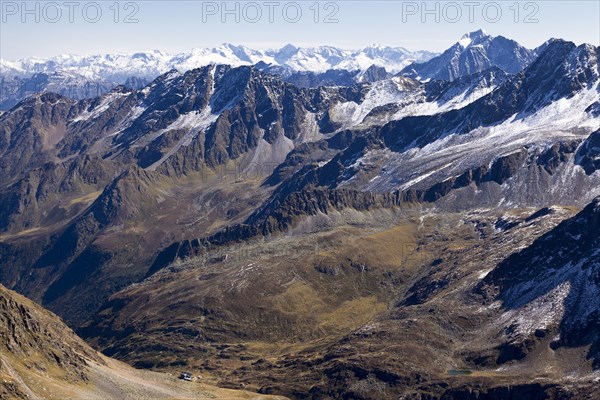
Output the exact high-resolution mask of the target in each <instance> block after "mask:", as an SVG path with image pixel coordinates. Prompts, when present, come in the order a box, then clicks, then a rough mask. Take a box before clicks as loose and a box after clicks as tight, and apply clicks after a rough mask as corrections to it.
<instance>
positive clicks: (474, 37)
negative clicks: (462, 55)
mask: <svg viewBox="0 0 600 400" xmlns="http://www.w3.org/2000/svg"><path fill="white" fill-rule="evenodd" d="M490 37H491V36H490V35H488V34H487V32H486V31H484V30H483V29H479V30H476V31H473V32H469V33H466V34H464V35H463V37H462V38H460V40H459V41H458V44H460V45H461V46H462V47H463V48H467V47H469V46H471V45H472V44H478V43H479V42H481V41H482V40H485V39H488V38H490Z"/></svg>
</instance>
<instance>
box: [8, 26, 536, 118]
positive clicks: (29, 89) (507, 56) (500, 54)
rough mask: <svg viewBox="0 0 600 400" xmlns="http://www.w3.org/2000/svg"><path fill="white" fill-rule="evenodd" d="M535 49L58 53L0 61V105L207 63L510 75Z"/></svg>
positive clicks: (490, 40)
mask: <svg viewBox="0 0 600 400" xmlns="http://www.w3.org/2000/svg"><path fill="white" fill-rule="evenodd" d="M541 48H542V47H540V48H539V49H536V50H529V49H526V48H524V47H523V46H521V45H519V44H518V43H517V42H515V41H513V40H510V39H507V38H505V37H503V36H497V37H493V36H490V35H488V34H486V33H485V32H484V31H482V30H479V31H475V32H471V33H468V34H466V35H464V36H463V38H462V39H461V40H460V41H458V42H457V43H456V44H455V45H453V46H452V47H450V48H449V49H448V50H446V51H445V52H444V53H442V54H440V55H438V54H435V53H432V52H429V51H409V50H407V49H405V48H402V47H389V46H381V45H371V46H367V47H365V48H362V49H359V50H342V49H340V48H337V47H332V46H319V47H310V48H300V47H295V46H293V45H291V44H288V45H286V46H284V47H282V48H281V49H277V50H253V49H250V48H248V47H245V46H234V45H232V44H223V45H221V46H219V47H215V48H197V49H192V50H190V51H187V52H184V53H180V54H167V53H162V52H160V51H158V50H155V51H151V52H142V53H135V54H103V55H92V56H76V55H61V56H56V57H52V58H47V59H41V58H26V59H22V60H18V61H7V60H0V110H8V109H10V108H11V107H12V106H14V105H15V104H16V103H17V102H18V101H20V100H22V99H23V98H25V97H27V96H29V95H31V94H33V93H38V92H44V91H50V92H56V93H59V94H61V95H63V96H67V97H70V98H73V99H75V100H81V99H85V98H93V97H96V96H100V95H102V94H104V93H106V92H108V91H109V90H110V89H112V88H113V87H115V86H117V85H124V86H126V87H128V88H132V89H139V88H141V87H143V86H145V85H146V84H148V83H149V82H150V81H151V80H153V79H154V78H156V77H157V76H159V75H161V74H163V73H165V72H168V71H169V70H172V69H177V70H179V71H181V72H185V71H188V70H191V69H194V68H199V67H202V66H206V65H209V64H222V65H230V66H234V67H235V66H242V65H256V66H257V68H258V69H260V70H262V71H264V72H267V73H270V74H275V75H279V76H281V77H282V78H284V80H286V81H288V82H290V83H294V84H295V85H298V86H301V87H318V86H348V85H352V84H354V83H360V82H373V81H377V80H381V79H385V78H388V77H390V76H392V75H393V74H401V75H403V76H407V77H411V78H416V79H420V80H432V79H433V80H447V81H451V80H454V79H457V78H460V77H462V76H467V75H471V74H473V73H477V72H482V71H484V70H486V69H488V68H490V67H498V68H500V69H502V70H503V71H505V72H507V73H510V74H514V73H516V72H519V71H520V70H522V69H523V68H524V67H525V66H527V65H528V64H529V63H531V62H532V61H533V60H534V59H535V57H536V55H537V54H539V51H540V49H541Z"/></svg>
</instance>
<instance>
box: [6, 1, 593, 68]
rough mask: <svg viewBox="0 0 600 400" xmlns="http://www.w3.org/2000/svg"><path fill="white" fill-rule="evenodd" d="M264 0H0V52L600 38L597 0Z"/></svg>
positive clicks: (436, 46)
mask: <svg viewBox="0 0 600 400" xmlns="http://www.w3.org/2000/svg"><path fill="white" fill-rule="evenodd" d="M267 1H270V0H265V1H262V0H259V1H256V2H245V1H239V2H235V1H230V2H227V3H226V4H225V3H224V2H222V1H215V2H211V1H208V2H207V1H195V0H191V1H190V0H188V1H162V0H153V1H135V2H127V1H114V0H110V1H96V2H93V1H76V2H75V3H76V5H74V6H71V7H72V8H71V9H70V10H69V8H68V6H65V1H62V0H58V1H55V2H27V4H26V7H23V6H22V2H21V1H6V0H1V1H0V58H3V59H8V60H13V59H17V58H23V57H29V56H36V57H48V56H53V55H58V54H65V53H74V54H97V53H110V52H136V51H147V50H153V49H158V50H162V51H165V52H180V51H186V50H189V49H191V48H193V47H213V46H218V45H219V44H221V43H224V42H228V43H233V44H244V45H247V46H249V47H253V48H272V47H281V46H282V45H284V44H286V43H293V44H296V45H300V46H312V45H322V44H327V45H335V46H339V47H342V48H348V49H353V48H359V47H363V46H366V45H369V44H372V43H378V44H382V45H391V46H403V47H406V48H408V49H410V50H418V49H424V50H431V51H442V50H444V49H445V48H447V47H449V46H450V45H451V44H453V43H455V42H456V41H457V40H458V39H459V38H460V37H461V36H462V35H463V34H464V33H466V32H469V31H473V30H477V29H479V28H483V29H485V30H486V31H487V32H488V33H490V34H492V35H503V36H506V37H509V38H512V39H515V40H517V41H519V42H520V43H521V44H523V45H525V46H526V47H530V48H532V47H536V46H538V45H540V44H541V43H543V42H544V41H546V40H547V39H549V38H551V37H560V38H564V39H567V40H571V41H574V42H575V43H577V44H580V43H583V42H587V43H592V44H594V45H599V44H600V1H597V0H591V1H537V2H531V1H520V2H516V1H496V2H490V1H474V2H470V3H469V2H468V1H456V2H446V1H439V2H433V1H430V2H426V3H425V2H422V1H414V2H413V1H370V2H367V1H335V2H328V1H320V2H316V1H314V0H311V1H296V2H291V1H271V2H270V3H267ZM224 4H225V6H224ZM267 4H268V5H267ZM469 4H471V5H469ZM58 7H59V8H60V11H58ZM225 8H227V9H228V10H230V12H229V13H226V12H224V11H225ZM117 10H118V12H117ZM298 10H300V12H301V15H299V14H298ZM317 10H318V13H317ZM98 11H99V12H100V14H99V13H98ZM59 13H60V14H59ZM128 16H129V19H128V20H127V17H128ZM327 16H330V17H329V20H328V22H327V23H326V22H325V20H326V17H327ZM36 19H38V20H37V21H36ZM236 19H239V21H236ZM270 19H271V20H270ZM126 20H127V22H126Z"/></svg>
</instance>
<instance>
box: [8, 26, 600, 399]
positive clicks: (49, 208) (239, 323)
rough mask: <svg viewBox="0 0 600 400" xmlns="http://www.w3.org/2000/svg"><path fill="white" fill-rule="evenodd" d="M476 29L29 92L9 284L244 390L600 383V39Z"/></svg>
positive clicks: (15, 176)
mask: <svg viewBox="0 0 600 400" xmlns="http://www.w3.org/2000/svg"><path fill="white" fill-rule="evenodd" d="M500 48H502V49H503V50H502V51H500ZM452 49H453V50H452V51H451V52H445V53H443V54H442V55H439V56H437V57H434V58H431V59H430V60H429V61H427V62H426V63H421V64H418V66H417V64H415V65H412V66H410V67H407V68H408V70H407V71H413V72H414V76H413V77H411V76H405V75H404V74H403V73H400V74H398V73H396V74H392V73H390V71H392V69H390V71H387V67H389V66H386V70H385V71H383V70H382V69H379V68H377V67H373V68H367V69H365V70H362V69H361V70H360V71H359V72H357V73H356V74H354V73H350V72H352V71H346V72H348V73H349V74H346V75H343V74H342V75H337V74H334V73H332V72H327V71H325V72H323V71H321V72H315V71H294V72H290V71H287V72H286V71H282V70H281V68H283V67H282V65H281V63H280V62H279V61H277V60H276V61H277V64H275V63H272V64H270V65H269V63H267V62H266V61H263V60H258V59H250V61H249V62H248V65H239V66H231V65H221V64H218V63H212V64H210V63H209V65H205V66H202V67H200V68H193V69H189V70H181V71H177V70H169V71H167V72H165V73H163V74H161V75H159V76H157V77H156V78H149V79H152V80H151V81H150V82H148V83H147V84H145V83H143V82H141V81H137V83H136V82H133V83H132V84H131V85H127V86H125V85H119V86H116V87H113V88H111V89H110V90H109V91H108V92H106V93H104V94H102V95H100V96H96V97H93V98H85V99H81V100H76V99H73V98H69V97H66V96H62V95H60V94H57V93H51V92H43V93H36V94H34V95H31V96H29V97H27V98H25V99H23V100H21V101H19V102H18V103H17V104H16V105H15V106H14V107H12V108H11V109H10V110H8V111H6V112H5V113H3V114H2V115H0V204H1V205H2V207H1V208H0V283H2V284H3V285H5V286H6V287H8V288H10V289H12V290H15V291H17V292H19V293H21V294H23V295H25V296H27V297H29V298H30V299H32V300H33V301H35V302H37V303H39V304H40V305H42V306H44V307H46V308H48V309H49V310H50V311H52V312H54V313H56V314H57V315H59V316H60V317H61V318H63V319H64V321H65V322H66V323H67V324H68V325H69V326H70V327H71V328H72V329H74V330H75V331H76V332H77V334H78V335H80V336H81V337H82V338H83V339H84V340H85V341H86V342H87V343H88V344H90V345H92V346H93V347H94V348H96V349H97V350H100V351H102V353H103V354H104V356H108V357H113V358H116V359H119V360H121V361H125V362H127V363H128V364H130V365H132V366H134V367H136V368H143V369H153V370H157V371H161V372H169V373H174V372H176V371H178V370H180V369H183V368H185V369H189V370H193V371H198V372H199V373H201V374H202V375H203V376H205V377H207V378H206V379H209V380H210V382H211V383H215V384H217V385H219V386H222V387H227V388H230V389H243V388H250V389H252V390H254V391H258V392H260V393H262V394H278V395H283V396H287V397H290V398H313V399H327V398H332V399H333V398H356V399H379V398H403V399H411V400H422V399H428V400H441V399H444V400H447V399H475V400H483V399H492V400H497V399H510V398H519V399H521V398H527V399H554V400H559V399H560V400H563V399H573V400H574V399H595V398H597V396H598V387H599V385H598V382H599V379H600V376H599V368H600V364H599V362H598V360H599V357H600V353H599V352H598V346H599V344H598V343H600V342H599V340H600V335H599V333H598V332H599V331H598V315H600V304H599V303H598V301H596V300H597V294H598V262H599V261H598V257H597V254H596V253H597V252H596V251H595V246H596V242H597V240H596V237H597V235H596V231H597V225H598V224H597V222H598V221H597V220H598V213H599V211H598V210H599V206H598V201H599V200H598V196H600V175H599V174H598V171H597V170H598V168H600V162H599V160H600V145H599V138H600V136H599V135H600V133H599V132H600V68H599V67H600V65H599V61H598V51H599V49H598V47H596V46H593V45H589V44H582V45H575V44H574V43H571V42H568V41H564V40H560V39H553V40H550V41H548V42H546V43H545V44H544V45H543V46H541V47H540V48H538V49H536V50H532V51H530V50H526V49H523V48H522V47H521V46H519V45H518V44H516V43H515V42H512V41H510V40H508V39H504V38H501V37H498V38H491V37H489V36H487V35H486V34H485V33H484V32H481V31H478V32H473V33H471V34H468V35H466V36H465V37H464V38H463V39H462V40H461V41H460V42H459V43H458V44H457V45H455V46H453V48H452ZM288 50H289V51H290V52H293V49H291V48H288ZM232 51H233V50H232ZM459 53H460V54H459ZM236 54H237V53H236ZM244 54H246V53H244ZM328 54H333V53H328ZM449 55H452V57H450V56H449ZM238 56H239V57H242V56H241V55H240V54H238ZM332 57H333V56H332ZM288 59H289V58H288ZM261 61H263V62H262V63H261ZM365 65H366V64H365ZM327 68H329V67H327ZM403 68H404V67H403ZM369 70H370V71H369ZM367 71H369V72H368V73H367ZM40 73H41V72H40ZM407 75H411V74H407ZM339 76H341V78H339V79H343V80H345V82H346V83H347V84H344V85H336V84H334V82H335V80H336V79H338V78H337V77H339ZM417 78H418V79H417ZM324 80H325V81H327V82H330V83H331V84H328V85H326V86H324V85H320V84H318V82H322V81H324ZM11 296H12V295H11ZM1 311H2V309H1V308H0V312H1ZM0 315H1V314H0ZM70 335H71V334H70ZM3 337H4V336H3ZM69 337H71V338H72V340H73V343H74V341H75V340H77V339H76V338H74V336H72V335H71V336H69ZM2 340H6V339H2ZM77 343H80V342H77ZM0 345H2V343H0Z"/></svg>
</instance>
